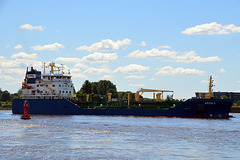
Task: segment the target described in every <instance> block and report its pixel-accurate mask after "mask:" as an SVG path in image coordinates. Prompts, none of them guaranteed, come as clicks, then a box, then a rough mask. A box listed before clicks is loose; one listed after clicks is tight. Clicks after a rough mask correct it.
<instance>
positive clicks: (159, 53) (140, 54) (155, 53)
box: [127, 48, 221, 63]
mask: <svg viewBox="0 0 240 160" xmlns="http://www.w3.org/2000/svg"><path fill="white" fill-rule="evenodd" d="M127 57H135V58H147V57H154V58H170V59H173V60H176V62H179V63H195V62H199V63H200V62H216V61H221V59H220V58H219V57H218V56H214V57H206V58H202V57H200V56H198V55H197V54H196V53H195V52H194V51H190V52H188V53H185V54H182V55H179V56H178V52H175V51H168V50H158V49H156V48H153V49H152V50H147V51H140V50H136V51H134V52H132V53H130V54H129V55H128V56H127Z"/></svg>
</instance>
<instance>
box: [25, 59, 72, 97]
mask: <svg viewBox="0 0 240 160" xmlns="http://www.w3.org/2000/svg"><path fill="white" fill-rule="evenodd" d="M43 64H44V65H43V67H44V73H43V74H42V75H41V72H40V71H37V70H35V69H33V68H31V70H30V71H28V69H27V72H26V76H25V79H24V82H23V84H22V90H21V91H22V94H21V98H24V99H61V98H70V99H71V98H75V93H74V86H73V83H72V80H71V75H70V72H68V73H67V74H64V72H63V65H62V67H57V66H56V65H55V63H53V62H52V63H50V64H49V65H47V66H46V65H45V63H43ZM48 67H50V69H51V70H50V73H47V74H46V73H45V68H48ZM54 72H57V73H54Z"/></svg>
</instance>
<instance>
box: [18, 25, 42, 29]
mask: <svg viewBox="0 0 240 160" xmlns="http://www.w3.org/2000/svg"><path fill="white" fill-rule="evenodd" d="M19 28H21V29H26V30H38V31H43V26H32V25H31V24H23V25H21V26H20V27H19Z"/></svg>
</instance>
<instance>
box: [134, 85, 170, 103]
mask: <svg viewBox="0 0 240 160" xmlns="http://www.w3.org/2000/svg"><path fill="white" fill-rule="evenodd" d="M140 92H141V94H139V93H140ZM144 92H160V93H158V94H157V101H161V100H163V93H164V92H173V91H169V90H156V89H143V88H140V89H139V90H138V91H137V92H136V94H135V100H136V101H139V97H140V95H142V94H143V93H144ZM160 96H162V99H161V98H160ZM154 99H155V93H154Z"/></svg>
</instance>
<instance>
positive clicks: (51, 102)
mask: <svg viewBox="0 0 240 160" xmlns="http://www.w3.org/2000/svg"><path fill="white" fill-rule="evenodd" d="M25 100H27V101H28V103H29V105H30V109H29V113H30V114H42V115H104V116H151V117H157V116H165V117H186V118H220V119H225V118H229V112H230V109H231V106H232V103H233V102H232V100H228V99H189V100H187V101H185V102H183V103H181V104H179V105H177V106H175V107H172V108H169V109H141V108H137V109H136V108H131V107H130V108H124V109H122V108H111V109H108V108H81V107H79V106H77V105H76V104H74V103H72V102H70V101H68V100H67V99H14V100H13V101H12V113H13V114H23V104H24V101H25Z"/></svg>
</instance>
